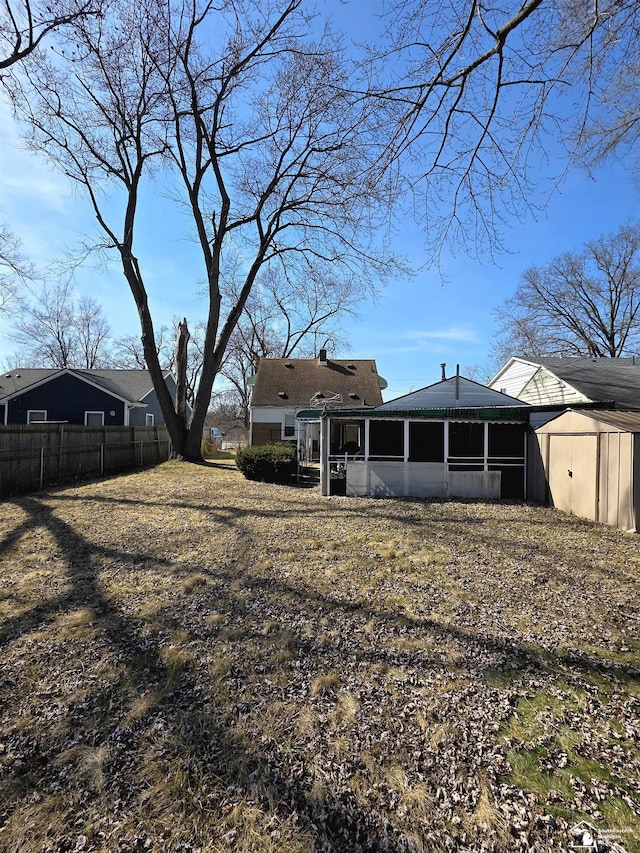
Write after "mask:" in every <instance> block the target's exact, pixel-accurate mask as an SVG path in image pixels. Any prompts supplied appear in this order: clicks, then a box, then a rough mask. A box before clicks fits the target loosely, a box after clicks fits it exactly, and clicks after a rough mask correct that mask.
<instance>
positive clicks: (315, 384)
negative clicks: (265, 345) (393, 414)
mask: <svg viewBox="0 0 640 853" xmlns="http://www.w3.org/2000/svg"><path fill="white" fill-rule="evenodd" d="M382 381H383V382H384V380H382ZM380 389H381V378H380V375H379V374H378V369H377V367H376V363H375V360H374V359H328V360H327V363H326V364H320V362H319V360H318V359H317V358H314V359H310V358H262V359H260V363H259V365H258V371H257V373H256V380H255V385H254V387H253V395H252V398H251V405H252V406H253V407H255V406H311V405H318V404H322V401H323V400H324V399H331V398H337V397H338V396H339V398H340V401H341V404H342V405H343V406H348V405H357V406H363V405H367V406H379V405H380V403H382V393H381V390H380ZM318 395H322V396H321V397H319V396H318ZM312 401H313V402H312Z"/></svg>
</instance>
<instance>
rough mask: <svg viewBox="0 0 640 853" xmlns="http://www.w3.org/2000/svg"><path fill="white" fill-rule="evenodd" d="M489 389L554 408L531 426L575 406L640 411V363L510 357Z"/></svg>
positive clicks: (617, 360)
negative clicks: (595, 406)
mask: <svg viewBox="0 0 640 853" xmlns="http://www.w3.org/2000/svg"><path fill="white" fill-rule="evenodd" d="M489 387H490V388H493V389H494V390H496V391H501V392H502V393H503V394H508V395H509V396H511V397H517V398H518V399H519V400H523V401H524V402H526V403H529V404H530V405H532V406H549V407H552V406H557V409H556V412H555V413H553V412H547V413H546V414H544V413H541V414H539V415H538V416H537V419H535V420H534V419H532V425H533V426H536V425H538V424H542V423H544V422H545V420H548V419H549V418H550V417H553V416H554V414H557V413H558V412H561V411H563V410H564V409H565V408H567V406H575V405H577V404H588V403H601V404H605V403H606V404H607V405H608V407H609V408H622V409H639V410H640V359H637V358H542V357H540V358H538V357H536V358H520V357H513V358H510V359H509V361H508V362H507V363H506V364H505V365H504V367H502V368H501V369H500V370H499V371H498V373H496V375H495V376H494V377H493V379H492V380H491V382H490V383H489Z"/></svg>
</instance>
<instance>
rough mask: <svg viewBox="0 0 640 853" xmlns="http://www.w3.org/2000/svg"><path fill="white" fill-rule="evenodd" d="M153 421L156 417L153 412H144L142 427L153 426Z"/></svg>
mask: <svg viewBox="0 0 640 853" xmlns="http://www.w3.org/2000/svg"><path fill="white" fill-rule="evenodd" d="M155 419H156V416H155V415H154V414H153V412H145V415H144V425H145V426H148V427H152V426H155Z"/></svg>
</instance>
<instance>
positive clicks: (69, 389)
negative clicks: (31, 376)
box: [5, 371, 126, 426]
mask: <svg viewBox="0 0 640 853" xmlns="http://www.w3.org/2000/svg"><path fill="white" fill-rule="evenodd" d="M5 405H6V416H5V421H6V423H8V424H26V423H27V418H28V412H30V411H43V412H46V417H47V420H49V421H64V422H67V423H72V424H84V423H85V417H86V412H103V413H104V425H105V426H110V425H111V426H116V425H118V424H123V423H125V412H126V408H125V407H126V402H125V401H124V400H123V399H121V398H118V397H116V396H115V395H114V394H112V393H110V392H108V391H106V390H104V389H103V388H100V387H99V386H97V385H95V384H94V383H90V382H87V381H85V380H84V379H83V378H80V377H78V376H76V375H75V374H74V373H73V372H71V371H59V372H57V373H55V374H54V375H53V376H52V377H51V378H50V379H49V380H48V381H42V382H37V383H36V384H35V385H32V386H30V387H28V388H27V389H25V390H24V391H23V392H22V393H20V394H14V395H12V396H11V397H10V398H9V399H8V400H7V402H6V404H5Z"/></svg>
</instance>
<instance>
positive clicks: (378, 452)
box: [369, 420, 404, 457]
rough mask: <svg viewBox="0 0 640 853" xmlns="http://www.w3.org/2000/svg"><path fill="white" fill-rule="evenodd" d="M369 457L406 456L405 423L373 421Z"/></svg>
mask: <svg viewBox="0 0 640 853" xmlns="http://www.w3.org/2000/svg"><path fill="white" fill-rule="evenodd" d="M369 456H394V457H395V456H404V421H378V420H371V422H370V424H369Z"/></svg>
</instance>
